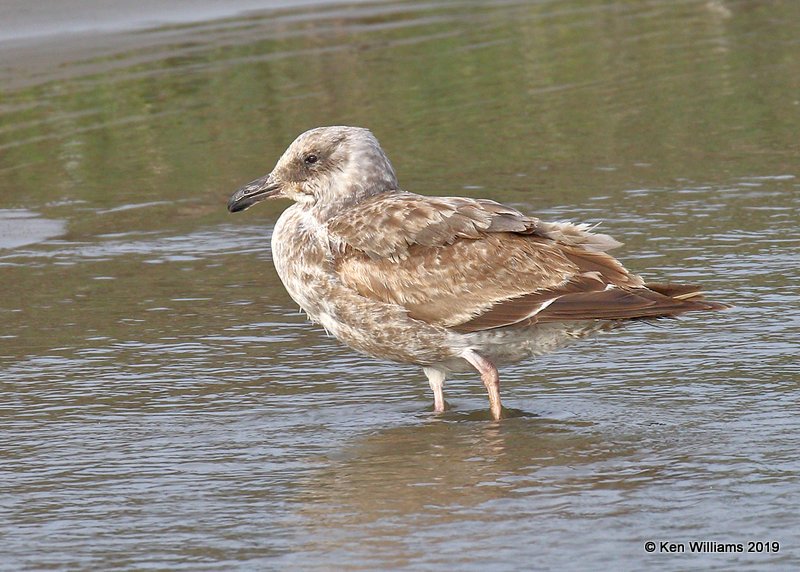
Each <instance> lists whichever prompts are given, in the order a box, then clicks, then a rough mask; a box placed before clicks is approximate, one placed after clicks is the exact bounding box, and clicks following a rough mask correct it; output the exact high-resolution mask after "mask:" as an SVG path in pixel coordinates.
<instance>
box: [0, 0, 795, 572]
mask: <svg viewBox="0 0 800 572" xmlns="http://www.w3.org/2000/svg"><path fill="white" fill-rule="evenodd" d="M797 21H800V5H798V4H797V3H792V2H773V3H769V4H765V3H762V2H755V1H752V2H750V1H730V2H729V1H722V0H719V1H705V0H704V1H691V0H688V1H681V2H667V1H663V2H660V1H653V2H625V1H616V2H605V3H596V2H588V1H578V0H570V1H567V2H548V1H542V2H530V3H523V2H513V1H510V2H500V3H493V4H491V5H485V4H484V3H472V2H457V3H453V2H424V3H423V2H391V1H390V2H384V3H376V4H359V5H357V6H356V5H328V6H326V7H318V8H309V7H304V8H298V9H295V10H288V9H287V10H282V11H270V12H259V13H252V14H248V15H247V16H246V17H234V18H228V19H224V20H216V21H204V22H200V23H193V24H184V25H179V26H171V27H162V28H157V29H150V30H145V31H139V32H135V33H133V32H131V33H122V32H120V33H119V35H118V36H113V35H112V36H106V37H105V39H104V40H103V44H102V45H103V46H104V47H103V49H99V48H98V49H92V50H89V51H86V50H84V49H82V47H81V46H80V45H76V44H68V43H65V44H64V46H63V50H61V52H60V53H61V54H62V56H64V57H62V58H61V59H60V60H49V59H46V58H45V59H41V58H38V56H37V58H34V56H35V55H36V54H34V53H33V52H31V51H28V52H24V54H23V55H25V54H27V55H26V57H31V58H34V59H35V61H34V60H31V62H32V64H31V65H30V66H28V65H27V63H26V60H24V59H12V58H8V59H5V60H4V61H5V62H6V63H4V64H3V65H2V66H0V68H1V69H0V76H2V79H3V85H4V91H3V92H2V99H0V118H1V119H2V121H0V288H2V292H3V294H4V295H3V296H2V298H0V360H1V361H0V391H1V392H2V396H3V399H2V400H0V410H1V411H0V415H2V420H3V423H2V424H0V458H2V459H3V461H2V465H0V467H2V472H3V478H2V481H1V482H0V507H2V508H1V510H0V537H2V549H0V568H2V569H8V570H19V569H36V570H41V569H71V570H97V569H119V570H134V569H136V570H140V569H145V568H150V569H187V570H220V569H233V570H253V569H278V568H280V569H283V568H286V567H289V566H293V567H296V568H297V569H301V570H315V569H317V570H323V569H329V568H330V567H331V566H332V565H335V567H336V568H342V569H389V568H404V569H415V570H433V569H440V568H442V567H445V566H447V567H451V568H455V569H459V570H516V569H551V570H586V569H596V568H598V567H600V566H605V567H612V568H613V569H619V570H641V569H659V570H675V571H679V570H686V569H719V570H728V569H736V570H763V569H765V568H767V567H768V568H769V569H771V570H772V569H774V570H792V569H796V568H797V566H798V564H800V560H799V559H800V552H798V547H800V526H799V525H798V520H797V514H796V513H797V510H796V509H797V506H800V477H798V474H799V471H800V462H798V460H797V451H798V450H800V422H798V417H797V411H798V407H799V406H800V397H799V396H800V391H799V390H800V388H799V387H798V381H799V380H800V366H798V360H797V354H798V342H797V340H798V335H800V316H799V315H798V310H797V308H798V307H799V306H800V295H799V294H798V289H797V284H798V280H800V270H798V268H800V251H799V250H798V248H799V247H800V234H799V233H798V230H797V228H798V218H797V212H798V208H800V165H798V159H797V157H798V152H799V151H800V149H799V148H798V147H799V145H798V137H797V134H798V132H800V97H799V96H798V94H800V79H798V78H800V44H798V42H797V34H796V32H797V27H796V24H795V23H796V22H797ZM109 37H110V38H111V41H109ZM53 41H55V40H53ZM66 41H67V40H64V42H66ZM42 45H44V44H42ZM3 46H4V45H3V44H0V51H2V50H3V49H4V47H3ZM95 47H96V46H95ZM14 49H16V48H14ZM2 53H4V54H6V55H8V54H12V53H13V52H12V51H11V48H8V47H7V46H6V48H5V51H3V52H2ZM20 53H23V52H20ZM54 61H56V63H54ZM33 64H35V65H33ZM326 124H354V125H363V126H368V127H370V128H371V129H372V130H373V131H374V132H375V134H376V135H377V136H378V138H379V139H380V140H381V142H382V144H383V146H384V148H385V149H386V151H387V152H388V153H389V155H390V157H391V158H392V161H393V163H394V165H395V168H396V170H397V172H398V176H399V179H400V181H401V184H402V185H403V186H404V187H405V188H406V189H408V190H412V191H415V192H420V193H423V194H441V195H448V194H459V195H466V196H474V197H489V198H493V199H495V200H499V201H503V202H507V203H509V204H512V205H514V206H515V207H517V208H519V209H521V210H523V211H525V212H530V213H533V214H536V215H537V216H541V217H542V218H547V219H570V220H575V221H586V222H592V223H597V222H600V223H602V226H601V228H602V230H603V231H605V232H608V233H610V234H612V235H613V236H615V237H616V238H618V239H620V240H622V241H624V242H625V246H624V247H622V248H621V249H619V250H618V251H617V255H618V256H619V257H620V258H621V259H622V260H623V261H624V262H625V263H626V265H628V266H629V267H630V268H631V269H633V270H635V271H637V272H639V273H641V274H642V275H643V276H645V277H646V278H647V279H651V280H661V281H663V280H666V279H672V280H675V281H690V282H695V283H699V284H701V285H703V287H704V288H705V289H706V290H707V291H708V292H709V294H710V295H711V296H713V297H714V298H715V299H719V300H722V301H726V302H730V303H733V304H735V305H736V307H735V308H734V309H732V310H730V311H728V312H724V313H717V314H696V315H689V316H687V317H685V318H683V319H681V320H678V321H670V322H665V323H658V324H655V325H653V324H638V325H634V326H632V327H628V328H626V329H623V330H618V331H615V332H612V333H608V334H605V335H602V336H599V337H596V338H592V339H589V340H585V341H583V342H581V343H580V344H577V345H575V346H572V347H570V348H568V349H566V350H564V351H561V352H559V353H556V354H553V355H551V356H547V357H544V358H541V359H539V360H537V361H532V362H528V363H523V364H518V365H516V366H513V367H508V368H505V369H504V370H503V371H502V372H501V373H502V378H501V379H502V381H503V395H504V401H505V404H506V405H507V406H509V407H513V408H515V409H518V410H519V411H520V412H521V414H520V415H519V416H518V417H515V418H512V419H508V420H504V421H503V422H501V423H495V422H492V421H490V420H489V419H488V413H487V402H486V397H485V394H484V391H483V387H482V385H481V383H480V381H479V379H478V377H477V375H468V374H464V375H459V376H457V377H456V378H455V379H454V380H453V381H451V382H449V383H448V387H447V392H446V396H447V399H448V402H449V404H450V406H451V409H450V411H449V412H448V413H447V414H445V415H443V416H436V415H434V414H433V413H432V412H431V405H432V396H431V395H430V391H429V390H428V389H427V384H426V382H425V378H424V376H423V375H422V373H421V371H419V370H417V369H416V368H413V367H406V366H399V365H395V364H389V363H382V362H377V361H374V360H371V359H367V358H363V357H361V356H358V355H356V354H354V353H352V352H350V351H349V350H347V349H346V348H344V347H342V346H341V345H339V344H338V343H337V342H336V341H335V340H333V339H330V338H327V337H326V336H325V334H324V332H323V331H321V330H320V329H319V328H318V327H315V326H312V325H310V324H308V323H306V321H305V320H304V317H303V316H302V315H300V314H298V312H297V308H296V307H295V306H294V305H293V303H292V301H291V300H290V299H289V298H288V296H287V294H286V293H285V291H284V290H283V288H282V286H281V284H280V283H279V281H278V278H277V276H276V275H275V272H274V270H273V268H272V264H271V260H270V251H269V236H270V232H271V229H272V226H273V224H274V222H275V220H276V218H277V216H278V214H279V212H280V210H281V209H283V208H285V206H286V205H283V204H277V203H276V204H269V205H259V207H258V208H256V209H253V210H250V211H248V212H247V213H246V214H242V215H238V216H236V217H231V216H229V215H228V214H227V213H226V212H225V201H226V200H227V197H228V195H229V194H230V192H232V191H233V190H234V189H235V188H237V187H238V186H239V185H240V184H242V183H244V182H247V181H249V180H251V179H253V178H255V177H257V176H260V175H262V174H263V173H265V172H267V171H268V170H269V169H270V168H271V167H272V165H273V163H274V161H275V159H276V158H277V157H278V156H279V155H280V153H281V152H282V151H283V149H284V148H285V147H286V145H287V144H288V143H289V142H290V141H291V140H292V139H293V138H294V137H295V136H296V135H297V134H298V133H299V132H301V131H303V130H305V129H307V128H309V127H313V126H316V125H326ZM649 540H653V541H656V542H657V543H660V542H661V541H672V542H676V543H681V542H682V543H688V542H690V541H693V540H709V541H716V542H729V543H743V544H745V548H746V543H747V542H748V541H750V540H764V541H778V542H780V551H779V552H778V553H772V554H756V553H747V552H745V553H740V554H678V555H675V554H666V553H661V551H660V549H659V550H657V551H656V552H655V553H652V554H649V553H647V552H646V551H645V550H644V544H645V542H646V541H649ZM687 550H688V546H687ZM332 563H333V564H332Z"/></svg>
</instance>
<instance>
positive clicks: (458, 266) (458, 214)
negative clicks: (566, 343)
mask: <svg viewBox="0 0 800 572" xmlns="http://www.w3.org/2000/svg"><path fill="white" fill-rule="evenodd" d="M328 230H329V232H330V235H331V236H332V241H333V244H332V245H331V247H332V252H334V264H335V268H336V270H337V273H338V275H339V278H340V279H341V281H342V282H343V283H344V284H345V285H346V286H348V287H350V288H352V289H353V290H355V291H357V292H358V293H359V294H361V295H362V296H365V297H367V298H370V299H373V300H379V301H381V302H386V303H391V304H397V305H399V306H402V307H403V308H405V310H406V311H407V312H408V315H409V316H410V317H412V318H415V319H418V320H421V321H424V322H426V323H429V324H434V325H439V326H444V327H448V328H452V329H454V330H456V331H460V332H474V331H480V330H486V329H492V328H498V327H503V326H509V325H528V324H533V323H536V322H544V321H572V320H590V319H612V320H613V319H628V318H636V317H651V316H665V315H673V314H677V313H681V312H684V311H689V310H697V309H711V307H713V306H714V305H713V304H711V303H707V302H702V301H701V296H700V293H699V292H698V291H697V288H694V287H691V286H669V285H660V286H658V287H655V288H654V289H652V290H651V289H648V288H647V287H645V285H644V282H643V281H642V279H641V278H640V277H638V276H636V275H634V274H632V273H630V272H628V271H627V270H626V269H625V268H624V267H623V266H622V264H620V262H619V261H617V260H616V259H615V258H614V257H612V256H610V255H609V254H607V253H606V252H605V250H607V249H610V248H613V247H614V246H616V245H618V244H619V243H617V242H616V241H614V240H613V239H612V238H610V237H608V236H606V235H602V234H595V233H592V232H590V230H589V229H588V228H587V227H586V226H584V225H574V224H570V223H543V222H542V221H539V220H538V219H535V218H532V217H527V216H525V215H523V214H521V213H519V212H518V211H516V210H514V209H512V208H510V207H505V206H503V205H500V204H498V203H495V202H493V201H483V200H474V199H465V198H438V197H423V196H420V195H413V194H410V193H396V194H385V195H379V196H377V197H373V198H372V199H370V200H369V201H365V202H364V203H362V204H360V205H358V206H356V207H354V208H353V209H351V210H349V211H347V212H346V213H344V214H342V215H339V216H337V217H335V218H334V219H332V220H331V221H329V224H328ZM659 288H660V290H659ZM673 295H674V297H673Z"/></svg>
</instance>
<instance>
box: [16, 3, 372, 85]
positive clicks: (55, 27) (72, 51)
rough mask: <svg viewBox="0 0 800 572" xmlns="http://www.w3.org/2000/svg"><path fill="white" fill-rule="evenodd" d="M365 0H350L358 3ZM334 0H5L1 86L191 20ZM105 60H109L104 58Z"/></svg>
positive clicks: (158, 40)
mask: <svg viewBox="0 0 800 572" xmlns="http://www.w3.org/2000/svg"><path fill="white" fill-rule="evenodd" d="M360 3H364V0H350V1H349V2H347V4H360ZM336 4H342V2H337V1H335V0H333V1H332V0H236V1H234V2H224V3H223V2H215V1H213V0H175V1H172V2H170V1H165V0H140V1H138V2H135V3H132V2H129V1H127V0H108V1H102V0H94V1H81V2H79V1H77V0H67V1H59V0H47V1H43V2H36V3H31V2H26V1H23V0H9V1H7V2H3V3H0V22H3V26H2V28H0V85H2V86H3V90H9V89H18V88H21V87H26V86H29V85H35V84H39V83H44V82H47V81H54V80H59V79H66V78H69V77H80V76H82V75H88V74H94V73H102V72H104V71H106V70H108V69H110V68H111V67H113V65H114V64H113V62H110V61H107V60H108V58H109V57H110V56H113V55H114V54H117V53H121V52H127V51H131V50H135V49H137V48H145V47H146V48H150V47H158V46H159V45H163V44H168V43H173V42H176V41H180V40H181V39H182V38H185V37H187V36H189V35H191V34H192V33H193V32H194V31H195V30H194V28H193V26H192V25H197V24H199V23H202V22H209V21H214V20H221V19H225V18H233V17H236V16H241V15H242V14H249V13H253V14H258V13H268V12H270V11H275V10H283V9H289V8H291V9H295V10H296V9H298V8H308V9H312V8H313V7H315V6H319V7H323V6H331V5H336ZM103 60H106V61H103Z"/></svg>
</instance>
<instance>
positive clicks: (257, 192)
mask: <svg viewBox="0 0 800 572" xmlns="http://www.w3.org/2000/svg"><path fill="white" fill-rule="evenodd" d="M280 195H281V186H280V184H279V183H277V182H275V181H274V180H273V179H271V178H270V175H265V176H264V177H261V178H260V179H256V180H255V181H251V182H249V183H247V184H246V185H245V186H243V187H242V188H241V189H239V190H238V191H236V192H235V193H233V194H232V195H231V198H230V199H228V211H230V212H232V213H238V212H239V211H243V210H245V209H247V208H250V207H252V206H253V205H254V204H256V203H257V202H259V201H263V200H264V199H269V198H272V197H278V196H280Z"/></svg>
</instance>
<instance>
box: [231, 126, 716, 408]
mask: <svg viewBox="0 0 800 572" xmlns="http://www.w3.org/2000/svg"><path fill="white" fill-rule="evenodd" d="M267 198H286V199H290V200H293V201H294V204H293V205H292V206H290V207H289V208H288V209H286V210H285V211H284V212H283V214H282V215H281V216H280V218H279V219H278V222H277V223H276V224H275V229H274V231H273V233H272V259H273V261H274V263H275V269H276V270H277V271H278V275H279V276H280V278H281V281H283V284H284V286H285V287H286V290H287V291H288V292H289V295H290V296H291V297H292V299H293V300H294V301H295V302H297V303H298V304H299V305H300V307H301V308H302V309H303V310H305V311H306V313H307V314H308V316H309V318H310V319H311V320H312V321H314V322H318V323H320V324H321V325H322V326H323V327H324V328H325V329H326V330H327V331H329V332H330V333H332V334H333V335H334V336H336V337H337V338H338V339H339V340H341V341H342V342H344V343H345V344H347V345H348V346H350V347H351V348H353V349H355V350H357V351H359V352H362V353H365V354H368V355H371V356H374V357H377V358H383V359H389V360H393V361H398V362H402V363H411V364H417V365H419V366H422V369H423V371H424V372H425V375H426V376H427V378H428V381H429V383H430V386H431V389H432V390H433V395H434V409H435V410H436V411H437V412H441V411H444V408H445V402H444V396H443V392H442V390H443V387H444V382H445V379H446V378H447V374H448V373H450V372H453V371H468V370H469V369H470V367H472V368H475V369H476V370H478V372H479V373H480V375H481V379H482V381H483V383H484V385H485V386H486V389H487V391H488V393H489V405H490V409H491V414H492V416H493V417H494V418H495V419H499V418H500V417H501V416H502V405H501V403H500V381H499V376H498V372H497V367H496V365H498V364H502V363H509V362H514V361H519V360H522V359H525V358H528V357H531V356H536V355H541V354H543V353H546V352H549V351H552V350H554V349H556V348H558V347H561V346H563V345H565V344H566V343H568V342H570V341H572V340H575V339H578V338H581V337H584V336H586V335H588V334H590V333H592V332H595V331H598V330H602V329H607V328H610V327H613V326H614V325H617V324H619V323H621V322H622V321H625V320H632V319H637V318H657V317H666V316H674V315H677V314H681V313H683V312H690V311H694V310H719V309H723V308H725V307H726V306H725V305H723V304H717V303H714V302H708V301H705V300H703V296H702V293H701V292H700V291H699V289H698V288H697V287H695V286H689V285H675V284H652V283H647V284H645V282H644V281H643V280H642V278H640V277H639V276H637V275H635V274H632V273H631V272H629V271H628V270H626V269H625V268H624V267H623V266H622V264H621V263H620V262H619V261H618V260H616V259H615V258H614V257H612V256H610V255H609V254H607V251H608V250H611V249H612V248H614V247H616V246H619V245H620V243H618V242H617V241H616V240H614V239H613V238H611V237H610V236H608V235H605V234H599V233H595V232H592V229H591V228H590V227H589V226H588V225H585V224H572V223H567V222H560V223H554V222H544V221H541V220H539V219H537V218H534V217H531V216H527V215H524V214H522V213H520V212H519V211H517V210H515V209H513V208H510V207H507V206H504V205H501V204H499V203H496V202H494V201H490V200H487V199H470V198H463V197H427V196H422V195H416V194H413V193H408V192H405V191H402V190H400V187H399V185H398V183H397V178H396V176H395V173H394V169H393V168H392V165H391V163H390V162H389V159H388V158H387V157H386V155H385V154H384V152H383V150H382V149H381V147H380V145H379V144H378V141H377V139H375V137H374V136H373V135H372V133H370V131H368V130H367V129H362V128H357V127H319V128H316V129H311V130H310V131H306V132H305V133H303V134H302V135H300V136H299V137H298V138H297V139H295V141H294V142H293V143H292V144H291V145H290V146H289V148H288V149H287V150H286V152H284V154H283V156H281V158H280V159H279V160H278V163H277V164H276V165H275V168H274V169H273V170H272V172H271V173H269V174H268V175H266V176H264V177H262V178H260V179H257V180H255V181H253V182H251V183H248V184H247V185H245V186H244V187H242V188H241V189H239V190H238V191H236V192H235V193H234V194H233V196H231V198H230V201H229V202H228V210H229V211H231V212H237V211H241V210H244V209H246V208H248V207H250V206H252V205H254V204H255V203H257V202H258V201H261V200H264V199H267Z"/></svg>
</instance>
